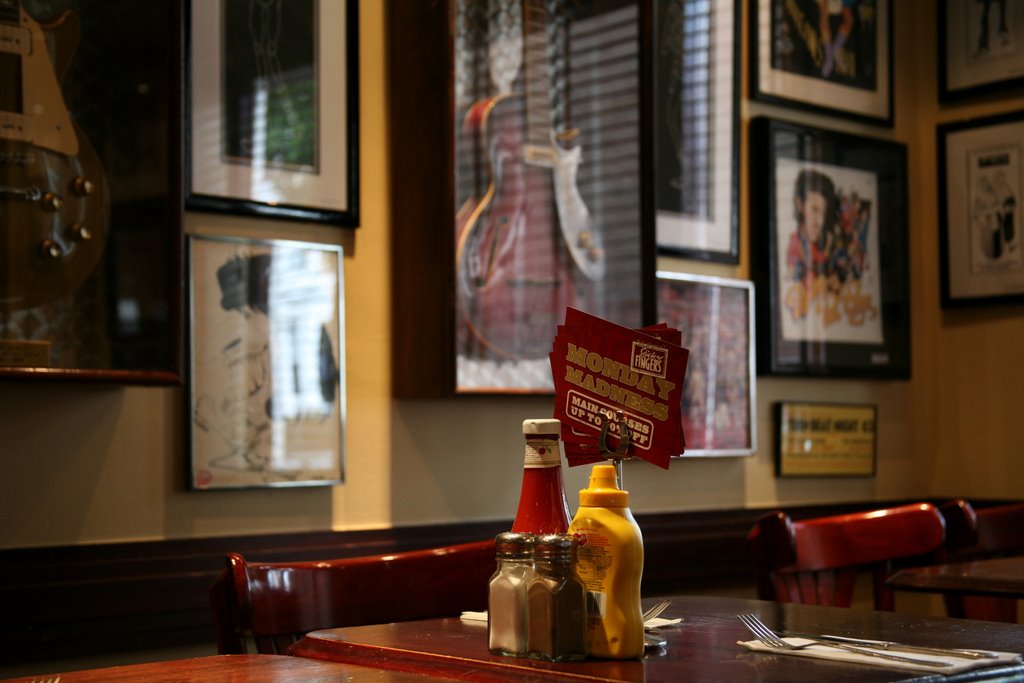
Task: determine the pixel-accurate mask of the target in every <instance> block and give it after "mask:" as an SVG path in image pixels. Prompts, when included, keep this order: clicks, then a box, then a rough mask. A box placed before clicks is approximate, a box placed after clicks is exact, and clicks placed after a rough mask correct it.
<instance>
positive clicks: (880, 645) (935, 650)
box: [782, 631, 999, 659]
mask: <svg viewBox="0 0 1024 683" xmlns="http://www.w3.org/2000/svg"><path fill="white" fill-rule="evenodd" d="M782 635H784V636H791V637H793V638H815V639H817V640H827V641H831V642H835V643H849V644H850V645H859V646H860V647H870V648H874V649H878V650H899V651H901V652H920V653H922V654H930V655H946V656H949V657H963V658H965V659H997V658H998V657H999V655H996V654H993V653H991V652H984V651H981V650H961V649H947V648H942V647H926V646H924V645H904V644H903V643H896V642H893V641H891V640H866V639H864V638H849V637H846V636H819V635H817V634H814V633H795V632H793V631H783V633H782Z"/></svg>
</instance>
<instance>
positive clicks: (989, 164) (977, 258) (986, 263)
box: [937, 111, 1024, 307]
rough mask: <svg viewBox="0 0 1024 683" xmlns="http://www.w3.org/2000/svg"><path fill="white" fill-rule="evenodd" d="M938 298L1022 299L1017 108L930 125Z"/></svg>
mask: <svg viewBox="0 0 1024 683" xmlns="http://www.w3.org/2000/svg"><path fill="white" fill-rule="evenodd" d="M937 145H938V151H939V197H941V198H942V199H941V200H940V208H939V255H940V259H941V282H942V305H943V306H944V307H954V306H970V305H975V304H994V303H1020V302H1024V249H1022V248H1021V247H1022V240H1021V220H1020V210H1018V209H1017V197H1020V196H1022V195H1021V193H1022V192H1024V111H1015V112H1010V113H1007V114H1000V115H998V116H991V117H987V118H983V119H974V120H970V121H961V122H956V123H947V124H943V125H941V126H939V128H938V143H937Z"/></svg>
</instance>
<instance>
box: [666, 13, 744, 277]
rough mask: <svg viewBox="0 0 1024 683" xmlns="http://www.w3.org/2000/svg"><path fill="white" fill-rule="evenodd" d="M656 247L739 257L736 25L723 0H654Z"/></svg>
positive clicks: (714, 257) (725, 259)
mask: <svg viewBox="0 0 1024 683" xmlns="http://www.w3.org/2000/svg"><path fill="white" fill-rule="evenodd" d="M654 6H655V12H656V13H657V16H656V17H655V24H654V25H655V26H657V27H658V28H657V29H656V31H655V53H656V56H655V65H656V66H655V70H654V81H655V87H654V90H655V103H654V116H655V127H654V130H655V137H656V141H655V150H654V156H655V164H656V173H655V194H656V204H657V219H656V230H657V242H658V248H659V250H660V251H662V252H664V253H667V254H672V255H678V256H682V257H685V258H692V259H699V260H704V261H718V262H722V263H738V262H739V227H738V220H737V215H738V209H737V207H738V194H737V184H738V183H737V177H736V173H737V169H738V168H739V137H738V136H739V126H738V123H737V121H738V112H739V104H738V103H739V85H738V84H739V69H738V64H739V47H740V39H739V26H740V12H741V9H742V4H741V3H734V2H732V1H731V0H715V1H714V2H696V1H694V0H671V1H670V2H657V3H654Z"/></svg>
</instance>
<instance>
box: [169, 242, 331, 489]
mask: <svg viewBox="0 0 1024 683" xmlns="http://www.w3.org/2000/svg"><path fill="white" fill-rule="evenodd" d="M343 256H344V254H343V250H342V247H341V246H339V245H332V244H321V243H314V242H298V241H292V240H281V239H248V238H242V237H225V236H216V235H189V236H188V265H189V268H188V270H189V325H188V328H189V335H188V338H189V353H188V382H187V389H188V390H187V392H185V393H186V407H185V410H186V415H187V420H186V423H187V431H188V436H189V439H188V445H189V459H188V460H189V473H188V483H189V487H190V488H191V489H193V490H215V489H244V488H265V487H272V488H278V487H296V486H331V485H334V484H340V483H343V482H344V479H345V464H344V463H345V458H344V454H345V434H346V421H345V417H346V391H345V375H346V372H345V303H344V302H345V296H344V292H345V289H344V258H343Z"/></svg>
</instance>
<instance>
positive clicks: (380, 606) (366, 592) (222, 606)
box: [210, 540, 496, 654]
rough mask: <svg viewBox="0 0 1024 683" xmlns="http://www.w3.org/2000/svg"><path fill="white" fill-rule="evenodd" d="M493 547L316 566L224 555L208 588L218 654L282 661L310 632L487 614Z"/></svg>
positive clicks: (472, 545)
mask: <svg viewBox="0 0 1024 683" xmlns="http://www.w3.org/2000/svg"><path fill="white" fill-rule="evenodd" d="M495 567H496V562H495V550H494V541H493V540H489V541H478V542H473V543H463V544H458V545H451V546H446V547H442V548H433V549H427V550H412V551H406V552H400V553H393V554H386V555H373V556H364V557H348V558H341V559H332V560H323V561H301V562H264V563H249V562H247V561H246V559H245V558H244V557H242V555H240V554H238V553H230V554H228V556H227V568H226V569H225V570H224V571H223V572H221V574H220V575H219V576H218V577H217V579H216V581H215V582H214V584H213V586H211V588H210V600H211V603H212V607H213V615H214V623H215V626H216V630H217V650H218V652H220V653H221V654H249V653H250V652H251V650H250V646H253V647H254V648H255V652H257V653H260V654H283V653H285V652H286V651H287V649H288V647H290V646H291V645H292V643H294V642H296V641H297V640H299V639H300V638H301V637H302V636H304V635H305V634H306V633H308V632H310V631H314V630H317V629H323V628H335V627H342V626H358V625H363V624H379V623H391V622H396V621H412V620H416V619H428V618H433V617H443V616H457V615H458V614H459V613H460V612H462V611H464V610H485V609H487V591H488V582H489V579H490V577H491V575H492V574H493V573H494V570H495Z"/></svg>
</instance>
